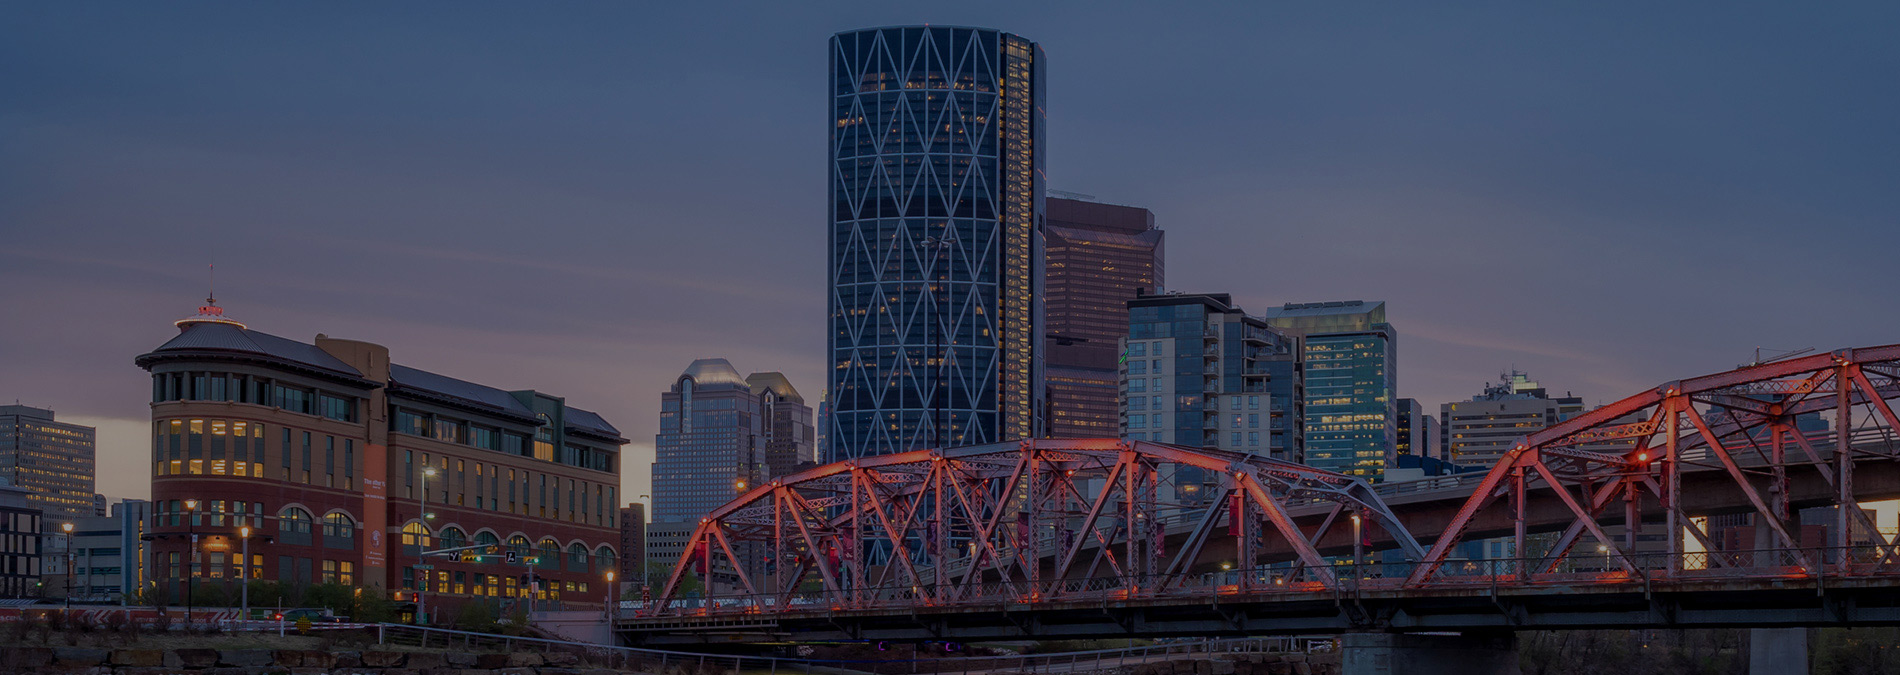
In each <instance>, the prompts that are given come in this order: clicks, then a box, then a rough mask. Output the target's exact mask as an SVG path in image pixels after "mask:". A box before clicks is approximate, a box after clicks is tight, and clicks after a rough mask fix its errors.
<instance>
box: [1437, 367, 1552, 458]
mask: <svg viewBox="0 0 1900 675" xmlns="http://www.w3.org/2000/svg"><path fill="white" fill-rule="evenodd" d="M1499 380H1500V381H1499V382H1498V383H1496V384H1487V385H1485V387H1484V392H1483V393H1481V394H1478V395H1477V396H1473V397H1471V400H1469V401H1459V402H1456V403H1445V404H1441V405H1439V406H1438V414H1439V419H1441V420H1443V422H1442V423H1441V424H1442V426H1441V427H1440V431H1439V433H1440V435H1441V436H1440V441H1439V442H1440V445H1441V447H1442V448H1443V449H1444V455H1445V456H1444V459H1445V461H1448V462H1452V463H1454V464H1458V465H1460V466H1482V467H1488V466H1490V465H1492V464H1494V463H1496V462H1497V461H1498V459H1499V458H1502V457H1503V456H1504V453H1505V451H1507V450H1510V449H1511V446H1512V445H1513V444H1515V443H1516V442H1517V440H1518V439H1519V438H1523V437H1524V436H1528V435H1530V434H1532V433H1534V432H1537V431H1539V430H1542V429H1543V428H1544V427H1548V426H1550V425H1553V424H1556V423H1558V422H1561V421H1564V420H1567V419H1570V418H1571V417H1574V416H1576V415H1577V414H1579V413H1582V412H1583V399H1582V398H1581V397H1577V396H1569V395H1565V396H1560V397H1556V398H1552V397H1551V396H1549V395H1548V393H1546V392H1545V390H1544V388H1543V387H1541V386H1538V384H1537V383H1536V382H1533V381H1531V380H1530V379H1529V378H1528V377H1526V376H1525V375H1524V374H1523V373H1519V372H1516V371H1512V372H1510V373H1506V374H1505V375H1503V376H1502V377H1500V378H1499Z"/></svg>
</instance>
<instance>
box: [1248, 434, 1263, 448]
mask: <svg viewBox="0 0 1900 675" xmlns="http://www.w3.org/2000/svg"><path fill="white" fill-rule="evenodd" d="M1247 445H1256V446H1257V445H1260V432H1258V431H1249V432H1247Z"/></svg>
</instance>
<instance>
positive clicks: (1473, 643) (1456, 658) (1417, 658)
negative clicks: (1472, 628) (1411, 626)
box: [1339, 633, 1522, 675]
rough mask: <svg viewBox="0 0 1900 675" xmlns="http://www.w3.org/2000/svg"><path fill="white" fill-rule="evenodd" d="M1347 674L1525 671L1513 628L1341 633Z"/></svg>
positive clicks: (1513, 674) (1504, 674)
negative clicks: (1455, 632) (1452, 632)
mask: <svg viewBox="0 0 1900 675" xmlns="http://www.w3.org/2000/svg"><path fill="white" fill-rule="evenodd" d="M1339 645H1340V654H1339V664H1340V673H1341V675H1397V674H1399V673H1404V674H1405V675H1519V673H1521V672H1522V671H1521V670H1519V669H1518V666H1517V636H1516V635H1513V634H1511V633H1470V634H1465V635H1409V634H1405V633H1346V634H1345V635H1341V636H1340V640H1339Z"/></svg>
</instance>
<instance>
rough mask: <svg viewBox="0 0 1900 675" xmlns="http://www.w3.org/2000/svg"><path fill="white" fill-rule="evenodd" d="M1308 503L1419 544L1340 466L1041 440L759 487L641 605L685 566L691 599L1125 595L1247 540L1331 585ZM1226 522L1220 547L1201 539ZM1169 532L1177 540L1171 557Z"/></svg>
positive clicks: (1165, 582) (853, 601)
mask: <svg viewBox="0 0 1900 675" xmlns="http://www.w3.org/2000/svg"><path fill="white" fill-rule="evenodd" d="M1190 486H1191V487H1190ZM1315 500H1318V501H1327V502H1332V503H1334V504H1335V505H1336V506H1335V509H1334V512H1333V513H1334V516H1338V515H1340V514H1341V513H1346V514H1348V515H1349V517H1350V519H1351V520H1353V521H1355V522H1361V521H1363V522H1365V523H1369V524H1370V525H1371V526H1372V527H1378V528H1381V529H1383V530H1384V531H1385V532H1386V533H1387V535H1388V536H1390V537H1391V538H1392V539H1393V540H1395V541H1397V542H1398V545H1399V546H1400V548H1402V549H1403V550H1405V551H1406V552H1407V553H1408V556H1409V559H1410V560H1418V559H1420V558H1421V557H1422V556H1423V555H1424V551H1423V550H1422V549H1421V547H1420V546H1419V545H1418V543H1417V542H1416V541H1414V540H1413V539H1412V537H1411V535H1410V534H1408V533H1407V532H1406V531H1405V529H1404V527H1403V526H1401V525H1400V524H1399V522H1398V519H1397V518H1396V517H1395V516H1394V515H1393V513H1392V512H1391V510H1390V509H1388V508H1386V506H1385V504H1384V503H1383V502H1382V501H1381V500H1380V499H1379V497H1378V496H1377V495H1376V494H1374V492H1373V491H1372V490H1371V489H1370V488H1369V487H1368V486H1367V485H1366V484H1365V483H1364V482H1363V481H1360V480H1358V479H1355V478H1352V477H1349V476H1345V475H1341V474H1337V473H1333V472H1329V471H1324V470H1320V469H1315V468H1313V467H1309V466H1303V465H1299V464H1291V463H1286V462H1280V461H1275V460H1271V459H1267V458H1263V457H1258V456H1254V455H1247V454H1243V453H1233V452H1225V451H1217V450H1201V449H1189V448H1183V447H1179V446H1171V445H1163V444H1158V443H1148V442H1140V441H1120V440H1114V439H1104V440H1055V439H1038V440H1030V441H1021V442H1010V443H996V444H990V445H981V446H972V447H964V448H950V449H942V450H920V451H913V452H905V453H898V454H891V455H882V456H876V457H865V458H861V459H857V460H851V461H845V462H838V463H835V464H830V465H826V466H822V467H818V468H815V469H811V470H808V471H804V472H800V473H797V474H793V475H790V476H785V477H783V478H780V479H778V480H774V481H772V482H771V483H769V484H767V485H761V486H757V487H755V488H753V489H752V490H751V491H749V492H747V493H745V494H744V495H741V496H740V497H739V498H737V499H735V500H733V501H732V502H730V503H728V504H726V505H725V506H722V507H720V508H719V509H717V510H714V511H713V512H712V513H710V514H708V515H707V516H706V517H705V518H703V519H702V520H701V522H700V523H699V525H698V527H697V528H696V529H695V530H694V532H693V534H692V536H691V538H690V539H689V540H688V542H687V545H686V547H685V552H684V553H683V554H682V555H681V556H680V558H679V559H678V560H677V561H676V562H675V563H674V565H673V570H672V574H671V576H670V577H669V578H668V580H667V582H666V585H665V587H663V588H662V589H660V591H659V593H657V594H656V596H655V597H656V603H655V604H654V606H653V608H652V610H651V613H652V614H654V615H665V614H669V613H678V612H682V611H687V610H685V609H684V608H683V607H684V605H685V604H688V603H682V602H681V598H680V593H679V590H680V587H681V582H682V580H684V579H685V578H687V576H688V575H697V576H699V577H700V578H702V579H703V580H704V581H705V584H704V585H705V588H706V595H707V599H706V600H704V601H698V600H695V601H694V604H703V605H710V606H717V607H732V606H734V605H736V606H738V607H740V608H744V609H746V611H759V612H770V611H773V609H775V608H785V609H790V608H793V607H795V606H798V605H805V606H806V607H805V608H806V609H809V608H810V607H809V606H810V605H813V604H819V605H821V606H824V605H829V606H831V607H869V606H884V607H889V606H894V605H895V606H902V605H905V604H911V605H915V606H919V607H923V606H944V605H955V604H960V603H970V602H995V601H998V600H1004V601H1009V602H1038V601H1042V600H1045V599H1047V600H1054V599H1058V598H1062V597H1067V596H1076V595H1083V594H1098V595H1099V594H1101V593H1103V592H1109V593H1119V594H1121V595H1122V596H1123V597H1131V598H1132V597H1140V596H1143V595H1147V594H1153V593H1158V592H1167V591H1179V590H1181V589H1182V588H1183V587H1184V585H1185V584H1190V583H1203V581H1195V580H1197V579H1204V578H1205V576H1206V572H1207V569H1206V568H1207V566H1208V565H1210V564H1216V563H1208V562H1204V561H1202V559H1203V558H1204V557H1205V556H1204V555H1203V554H1204V553H1206V554H1207V555H1208V556H1217V557H1220V558H1222V561H1221V562H1222V563H1225V566H1227V567H1238V568H1239V569H1241V570H1256V569H1261V568H1262V566H1261V565H1260V563H1259V561H1258V560H1257V558H1256V556H1255V550H1256V549H1258V548H1260V547H1261V545H1263V544H1264V543H1266V542H1267V541H1269V540H1270V539H1269V538H1279V539H1280V540H1284V541H1285V542H1287V543H1288V544H1289V545H1290V546H1291V548H1292V549H1293V550H1294V551H1295V552H1296V553H1297V555H1298V561H1297V564H1298V565H1299V566H1300V567H1301V568H1302V569H1304V570H1306V572H1305V573H1304V574H1303V575H1302V576H1301V577H1300V578H1301V579H1303V580H1306V581H1307V582H1309V583H1311V584H1314V585H1316V586H1317V587H1321V588H1332V587H1334V585H1335V584H1337V583H1338V581H1339V580H1337V579H1335V578H1333V576H1332V575H1331V573H1330V571H1329V569H1330V568H1329V565H1328V564H1327V562H1326V561H1324V560H1323V559H1322V558H1321V556H1320V555H1319V553H1318V551H1316V550H1315V549H1314V547H1313V543H1312V542H1314V541H1316V540H1318V538H1319V537H1320V536H1321V535H1323V534H1325V531H1326V528H1327V527H1329V526H1331V525H1332V524H1333V522H1334V521H1335V520H1341V519H1337V518H1328V519H1327V522H1326V523H1325V524H1323V525H1321V527H1320V530H1319V531H1317V532H1312V533H1307V532H1302V531H1301V530H1300V529H1299V528H1298V527H1297V526H1296V525H1295V524H1294V523H1293V520H1292V518H1291V517H1289V516H1288V515H1287V507H1286V505H1287V504H1288V503H1289V502H1301V503H1304V502H1310V501H1315ZM1222 525H1225V527H1226V532H1225V533H1224V535H1225V536H1224V537H1222V538H1224V539H1227V540H1231V541H1232V543H1233V547H1234V548H1233V551H1232V553H1231V558H1229V557H1227V556H1228V555H1229V554H1228V553H1226V552H1225V551H1224V550H1223V551H1219V552H1216V551H1213V550H1211V549H1210V548H1209V545H1210V543H1211V542H1212V541H1213V540H1215V539H1216V538H1217V535H1216V533H1217V530H1218V528H1219V527H1221V526H1222ZM1170 534H1173V535H1175V536H1176V537H1177V538H1180V540H1181V541H1182V543H1181V545H1179V546H1177V547H1175V549H1176V550H1172V551H1170V550H1168V545H1167V541H1168V537H1169V535H1170ZM1197 565H1198V566H1199V567H1198V568H1197ZM1235 576H1236V577H1237V578H1235V579H1234V581H1235V582H1236V583H1238V584H1242V585H1244V584H1247V583H1250V580H1252V581H1251V583H1261V582H1264V581H1265V580H1266V579H1267V577H1266V576H1264V574H1254V575H1248V574H1237V575H1235ZM1281 582H1282V583H1283V582H1284V578H1282V579H1281Z"/></svg>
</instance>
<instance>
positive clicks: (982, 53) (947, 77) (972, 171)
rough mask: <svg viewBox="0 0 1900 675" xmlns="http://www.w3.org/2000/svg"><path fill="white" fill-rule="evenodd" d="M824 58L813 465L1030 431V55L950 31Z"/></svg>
mask: <svg viewBox="0 0 1900 675" xmlns="http://www.w3.org/2000/svg"><path fill="white" fill-rule="evenodd" d="M831 47H832V65H831V83H832V95H833V98H832V113H833V121H834V124H833V126H832V128H831V141H832V143H831V157H830V159H831V164H832V169H833V170H832V172H831V176H830V194H831V202H832V208H831V218H830V223H831V227H830V231H829V233H828V236H829V239H830V254H829V255H830V267H829V269H830V274H831V277H830V279H831V282H830V283H831V291H832V293H831V298H830V302H829V305H830V306H829V322H830V330H829V346H830V350H831V356H832V368H831V371H830V376H829V382H828V396H827V400H828V401H829V403H830V404H831V414H830V415H829V421H828V423H829V425H830V427H829V428H828V429H827V430H826V434H825V435H826V438H827V444H828V452H827V454H828V456H827V457H825V458H821V459H823V460H824V461H835V460H839V459H848V458H852V457H860V456H866V455H877V454H885V453H890V452H900V451H905V450H912V449H918V448H928V447H939V446H955V445H971V444H978V443H989V442H994V441H998V440H1008V439H1016V438H1026V437H1030V436H1033V435H1037V434H1039V433H1041V432H1042V431H1043V430H1044V426H1043V423H1042V420H1041V412H1040V411H1041V409H1042V406H1041V398H1042V389H1043V387H1042V384H1041V379H1042V378H1041V373H1040V372H1039V371H1040V369H1041V359H1040V352H1041V350H1042V344H1041V342H1042V337H1041V336H1042V331H1041V307H1040V302H1041V296H1042V294H1041V292H1040V286H1041V281H1042V274H1043V269H1042V260H1043V256H1042V240H1041V233H1040V231H1039V228H1040V225H1041V223H1040V218H1041V214H1042V199H1043V171H1042V165H1043V145H1042V128H1043V113H1042V105H1041V100H1042V95H1041V94H1042V86H1043V84H1042V79H1043V78H1042V69H1043V56H1042V51H1041V49H1040V48H1039V47H1037V46H1036V45H1035V44H1034V43H1032V42H1029V41H1028V40H1024V39H1022V38H1020V37H1017V36H1014V35H1010V34H1008V33H1002V32H998V31H993V30H981V29H970V28H948V27H942V28H940V27H928V28H927V27H900V28H880V29H871V30H862V31H852V32H846V33H840V34H838V35H836V36H834V37H833V38H832V40H831ZM655 515H656V518H657V517H658V514H657V513H656V514H655Z"/></svg>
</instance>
